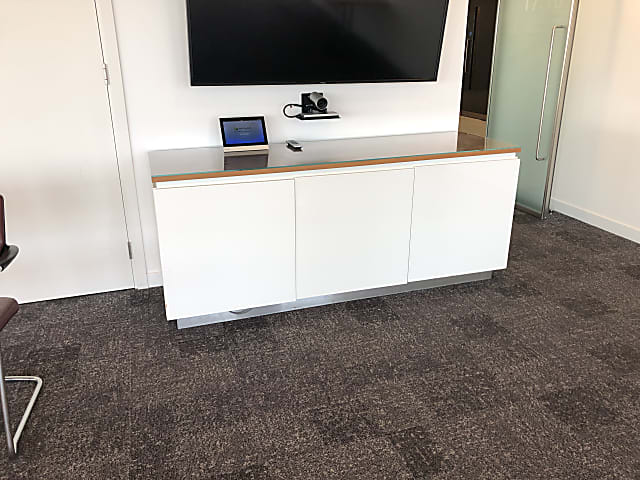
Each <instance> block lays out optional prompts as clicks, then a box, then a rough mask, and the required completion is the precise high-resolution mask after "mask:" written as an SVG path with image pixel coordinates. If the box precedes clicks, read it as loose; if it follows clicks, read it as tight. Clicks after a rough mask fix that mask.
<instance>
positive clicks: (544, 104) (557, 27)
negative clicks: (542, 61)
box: [536, 25, 567, 162]
mask: <svg viewBox="0 0 640 480" xmlns="http://www.w3.org/2000/svg"><path fill="white" fill-rule="evenodd" d="M563 28H564V29H566V28H567V26H566V25H555V26H554V27H553V30H552V31H551V45H549V60H548V61H547V76H546V78H545V81H544V94H543V96H542V111H541V112H540V127H539V128H538V145H537V146H536V160H537V161H539V162H542V161H544V160H546V157H540V142H541V141H542V126H543V124H544V111H545V110H546V108H547V91H548V90H549V74H550V73H551V59H552V57H553V44H554V42H555V39H556V31H557V30H560V29H563Z"/></svg>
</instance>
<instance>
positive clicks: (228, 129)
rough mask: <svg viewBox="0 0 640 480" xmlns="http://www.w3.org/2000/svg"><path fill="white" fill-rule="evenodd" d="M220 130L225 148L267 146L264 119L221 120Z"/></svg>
mask: <svg viewBox="0 0 640 480" xmlns="http://www.w3.org/2000/svg"><path fill="white" fill-rule="evenodd" d="M220 129H221V130H222V143H223V145H224V146H225V147H241V146H249V145H267V132H266V128H265V123H264V117H242V118H221V119H220Z"/></svg>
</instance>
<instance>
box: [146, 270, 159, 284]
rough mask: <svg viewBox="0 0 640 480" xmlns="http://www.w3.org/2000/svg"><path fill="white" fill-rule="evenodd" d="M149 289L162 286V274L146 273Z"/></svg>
mask: <svg viewBox="0 0 640 480" xmlns="http://www.w3.org/2000/svg"><path fill="white" fill-rule="evenodd" d="M147 278H148V279H149V288H153V287H161V286H162V272H147Z"/></svg>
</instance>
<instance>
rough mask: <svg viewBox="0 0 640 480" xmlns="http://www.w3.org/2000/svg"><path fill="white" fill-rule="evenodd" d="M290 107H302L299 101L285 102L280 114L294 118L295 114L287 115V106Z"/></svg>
mask: <svg viewBox="0 0 640 480" xmlns="http://www.w3.org/2000/svg"><path fill="white" fill-rule="evenodd" d="M291 107H300V108H302V105H300V104H299V103H287V104H286V105H285V106H284V107H283V108H282V114H283V115H284V116H285V117H287V118H296V115H287V108H291Z"/></svg>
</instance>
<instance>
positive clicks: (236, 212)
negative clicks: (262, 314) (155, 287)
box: [155, 180, 295, 320]
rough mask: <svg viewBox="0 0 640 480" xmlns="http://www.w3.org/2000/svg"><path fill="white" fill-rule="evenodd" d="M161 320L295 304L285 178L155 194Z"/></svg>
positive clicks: (289, 186)
mask: <svg viewBox="0 0 640 480" xmlns="http://www.w3.org/2000/svg"><path fill="white" fill-rule="evenodd" d="M155 204H156V216H157V220H158V234H159V241H160V257H161V260H162V277H163V282H164V294H165V300H166V310H167V319H169V320H174V319H177V318H187V317H194V316H199V315H206V314H210V313H218V312H226V311H230V310H239V309H243V308H251V307H259V306H265V305H273V304H278V303H283V302H290V301H293V300H295V226H294V222H295V218H294V217H295V214H294V209H295V207H294V184H293V180H284V181H273V182H254V183H243V184H235V185H211V186H202V187H183V188H168V189H157V190H155Z"/></svg>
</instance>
